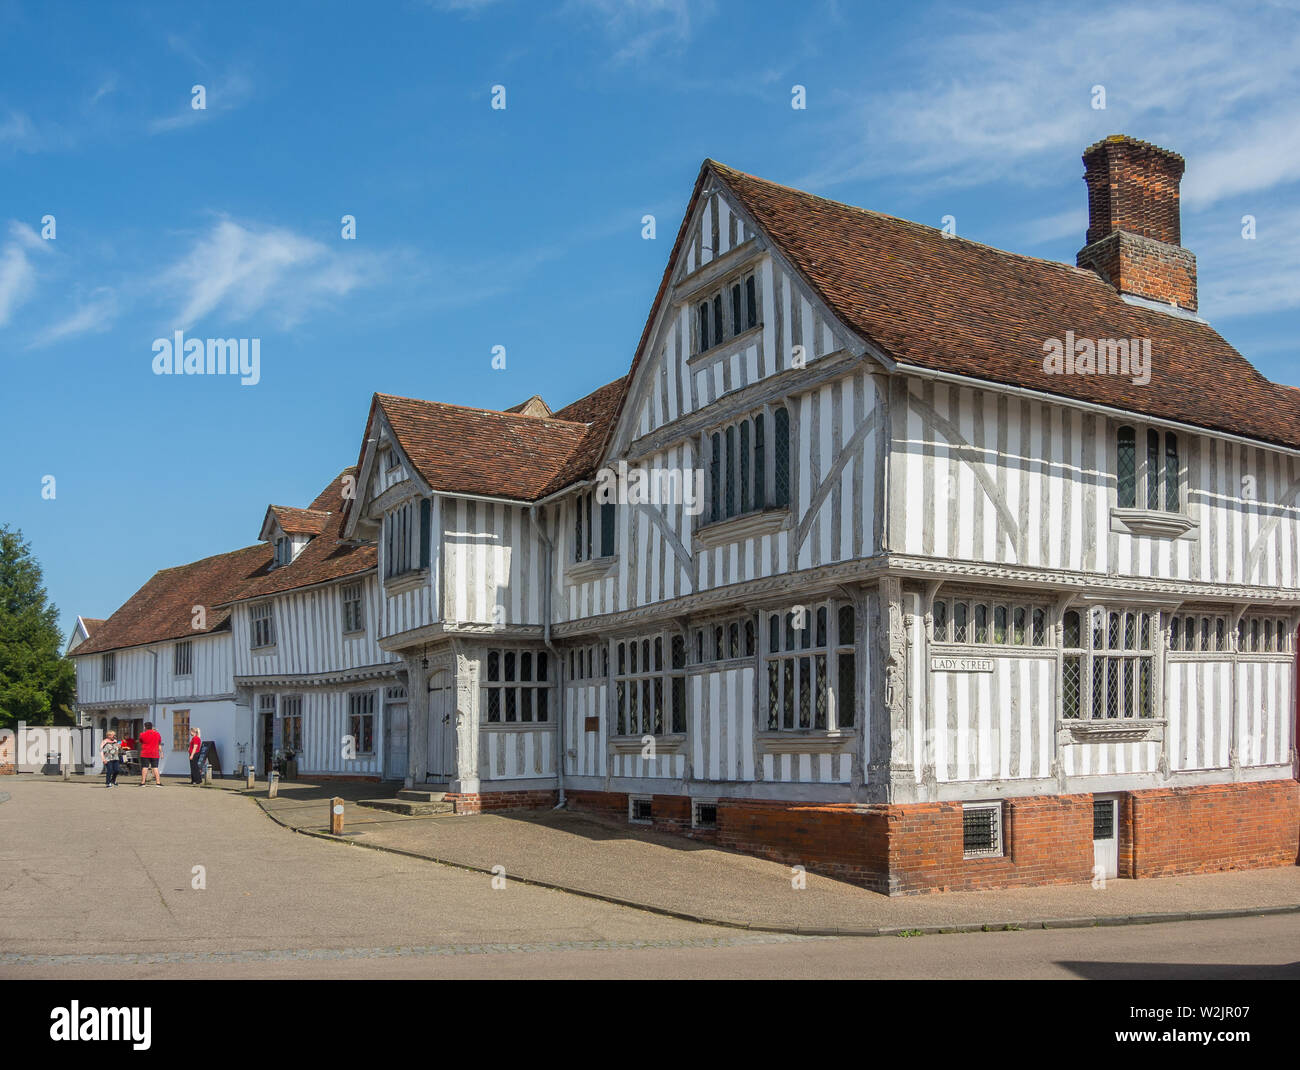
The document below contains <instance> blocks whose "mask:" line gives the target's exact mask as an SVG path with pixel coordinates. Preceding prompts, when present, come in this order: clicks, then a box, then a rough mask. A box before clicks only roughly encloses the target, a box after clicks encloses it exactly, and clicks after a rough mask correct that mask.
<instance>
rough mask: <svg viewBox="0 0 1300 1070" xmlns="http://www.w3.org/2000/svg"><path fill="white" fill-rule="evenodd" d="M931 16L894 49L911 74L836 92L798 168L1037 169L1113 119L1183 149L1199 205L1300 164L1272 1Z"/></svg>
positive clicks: (965, 178) (1285, 54)
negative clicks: (914, 49)
mask: <svg viewBox="0 0 1300 1070" xmlns="http://www.w3.org/2000/svg"><path fill="white" fill-rule="evenodd" d="M931 25H932V26H936V27H940V28H942V27H944V26H952V27H953V29H951V30H950V31H948V32H946V33H945V32H942V29H940V32H938V33H937V34H935V35H933V36H932V35H931V34H929V33H927V34H926V35H925V38H924V46H923V49H922V50H921V51H919V52H918V53H917V54H916V55H915V56H908V57H905V58H906V59H907V60H908V61H910V62H912V63H913V66H912V67H911V68H910V73H909V81H910V82H912V83H913V84H911V85H905V86H904V87H902V88H887V89H879V90H877V89H869V90H868V91H867V92H866V93H865V95H854V96H852V97H847V96H846V97H845V98H844V99H846V100H848V101H850V103H849V104H847V105H846V109H845V112H844V113H843V114H842V116H841V117H840V119H839V120H838V121H837V122H836V124H835V127H836V133H837V134H838V141H839V144H841V145H842V146H844V148H843V149H841V150H839V151H837V152H835V153H833V154H831V155H829V156H828V158H827V159H826V160H825V162H824V163H823V165H822V166H821V167H819V168H818V169H817V170H816V172H815V173H814V174H813V175H812V176H810V177H808V178H806V179H804V181H808V182H810V183H813V184H815V185H819V186H826V185H832V184H835V183H838V182H843V181H847V180H851V179H861V178H868V177H877V176H881V175H894V176H900V175H901V176H905V177H907V178H908V179H909V180H912V181H915V182H920V183H925V184H930V185H933V186H935V187H938V186H954V185H963V186H970V185H976V184H980V183H983V182H995V181H996V182H1001V181H1008V180H1009V181H1012V182H1016V183H1019V184H1024V185H1028V184H1035V183H1038V182H1044V181H1050V180H1051V179H1052V177H1053V176H1054V175H1056V174H1058V173H1059V166H1060V160H1061V159H1062V156H1063V155H1064V154H1070V153H1078V152H1079V150H1080V149H1081V148H1082V147H1083V146H1084V145H1087V144H1089V143H1090V142H1092V141H1095V140H1097V139H1098V138H1100V137H1103V136H1105V135H1106V134H1111V133H1116V132H1123V133H1129V134H1133V135H1135V136H1138V137H1141V138H1144V139H1146V140H1151V141H1156V142H1157V143H1163V144H1173V145H1174V147H1175V148H1177V149H1178V151H1180V152H1182V153H1183V154H1184V155H1185V156H1188V157H1189V158H1194V159H1195V161H1196V166H1195V168H1194V169H1192V170H1191V171H1189V174H1188V178H1187V183H1186V187H1185V188H1186V191H1187V196H1188V198H1189V200H1191V201H1192V202H1193V203H1196V204H1202V205H1203V204H1207V203H1210V202H1212V201H1214V200H1216V199H1218V198H1221V197H1223V196H1226V195H1228V194H1230V193H1233V192H1240V191H1242V190H1255V189H1266V188H1269V187H1270V186H1272V185H1274V184H1276V183H1279V182H1289V181H1293V180H1295V179H1297V178H1300V22H1298V21H1297V20H1296V18H1295V15H1294V13H1293V12H1287V11H1285V10H1283V9H1282V8H1281V7H1279V6H1277V5H1270V4H1259V5H1253V6H1251V7H1250V9H1249V11H1243V10H1242V9H1240V8H1236V9H1233V10H1228V9H1226V8H1224V7H1222V6H1221V5H1208V4H1193V5H1186V4H1181V3H1180V4H1168V3H1166V4H1160V5H1157V6H1153V7H1145V8H1137V7H1135V6H1132V5H1128V4H1110V5H1107V6H1104V7H1100V8H1097V7H1090V8H1088V9H1087V10H1086V12H1071V11H1069V10H1067V9H1064V8H1061V7H1058V6H1051V7H1025V8H1021V9H1013V10H1011V11H1006V10H1003V11H999V12H998V13H997V15H996V16H993V15H990V16H973V15H963V14H958V13H954V14H953V15H952V16H951V17H950V18H945V19H939V20H935V21H934V22H933V23H932V24H931ZM873 73H874V72H873ZM1094 85H1101V86H1103V87H1104V88H1105V91H1106V108H1105V110H1095V109H1093V107H1092V103H1091V102H1092V97H1091V89H1092V87H1093V86H1094ZM1189 120H1190V121H1189Z"/></svg>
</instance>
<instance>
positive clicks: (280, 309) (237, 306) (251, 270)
mask: <svg viewBox="0 0 1300 1070" xmlns="http://www.w3.org/2000/svg"><path fill="white" fill-rule="evenodd" d="M340 244H341V245H344V246H350V245H351V243H350V242H348V243H344V242H340ZM381 268H382V265H381V263H380V261H379V259H378V258H376V257H375V256H373V255H371V254H365V253H358V252H355V251H353V250H352V249H347V250H346V251H344V250H339V249H334V248H331V247H330V246H327V245H325V244H323V243H322V242H319V241H316V240H314V239H312V238H307V237H303V236H302V235H299V234H295V233H294V232H293V231H291V230H289V229H287V228H284V227H265V226H253V225H249V226H245V225H243V224H241V223H237V222H234V221H233V220H229V219H223V220H221V221H219V222H218V223H217V224H216V225H215V226H213V228H212V229H211V231H209V232H208V233H207V234H206V235H204V236H203V237H201V238H200V239H198V241H196V242H195V244H194V246H193V248H191V249H190V251H189V252H188V253H187V254H186V255H185V256H184V257H182V258H181V259H180V260H179V261H177V262H176V263H174V264H172V265H171V266H170V267H168V268H167V269H165V270H164V271H163V273H162V275H161V277H160V278H159V280H158V283H159V285H160V286H162V288H163V289H164V290H166V291H167V292H169V293H172V294H173V295H177V296H179V298H180V300H181V305H180V308H179V310H178V311H177V313H176V321H175V322H176V326H177V327H181V328H189V327H190V326H192V325H193V324H194V323H196V322H197V321H199V320H201V319H202V318H203V317H205V316H208V315H210V314H213V313H217V312H219V313H221V314H223V315H227V316H229V317H231V318H232V319H235V320H246V319H248V318H249V317H250V316H253V315H255V314H261V313H266V314H268V315H270V316H272V317H273V318H274V319H275V320H276V321H277V322H278V323H280V324H281V325H283V326H286V327H288V326H292V325H293V324H295V323H297V322H299V321H300V320H301V319H302V318H303V317H304V316H305V315H306V314H307V313H308V312H309V311H310V310H312V309H313V308H316V307H319V306H320V305H322V304H326V303H328V302H329V301H331V300H333V299H337V298H340V297H343V296H345V295H347V294H348V293H350V292H351V291H353V290H354V289H357V288H358V287H361V286H364V285H368V284H370V283H371V282H374V281H376V279H377V277H378V276H379V275H380V273H381Z"/></svg>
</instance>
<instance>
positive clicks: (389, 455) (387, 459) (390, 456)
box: [379, 446, 402, 472]
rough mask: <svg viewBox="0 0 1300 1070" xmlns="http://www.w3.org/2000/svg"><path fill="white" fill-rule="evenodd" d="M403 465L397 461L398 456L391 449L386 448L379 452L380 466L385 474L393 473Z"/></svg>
mask: <svg viewBox="0 0 1300 1070" xmlns="http://www.w3.org/2000/svg"><path fill="white" fill-rule="evenodd" d="M401 463H402V462H401V461H399V460H398V459H397V454H396V453H394V452H393V450H392V448H391V447H389V446H385V447H384V448H383V449H382V450H380V451H379V464H380V467H382V468H383V470H384V471H385V472H391V471H392V470H393V469H394V468H396V467H397V466H398V465H399V464H401Z"/></svg>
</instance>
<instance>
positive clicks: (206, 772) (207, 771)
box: [203, 762, 212, 788]
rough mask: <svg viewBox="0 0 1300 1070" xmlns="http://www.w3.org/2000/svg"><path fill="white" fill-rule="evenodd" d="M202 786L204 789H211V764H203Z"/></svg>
mask: <svg viewBox="0 0 1300 1070" xmlns="http://www.w3.org/2000/svg"><path fill="white" fill-rule="evenodd" d="M203 786H204V787H205V788H210V787H212V763H211V762H204V763H203Z"/></svg>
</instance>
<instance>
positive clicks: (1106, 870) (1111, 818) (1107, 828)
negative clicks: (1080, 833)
mask: <svg viewBox="0 0 1300 1070" xmlns="http://www.w3.org/2000/svg"><path fill="white" fill-rule="evenodd" d="M1118 803H1119V801H1118V800H1117V799H1098V798H1094V799H1093V800H1092V875H1093V879H1094V880H1095V879H1097V878H1101V879H1102V880H1108V881H1109V880H1114V879H1115V878H1116V877H1117V876H1118V875H1119V805H1118Z"/></svg>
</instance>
